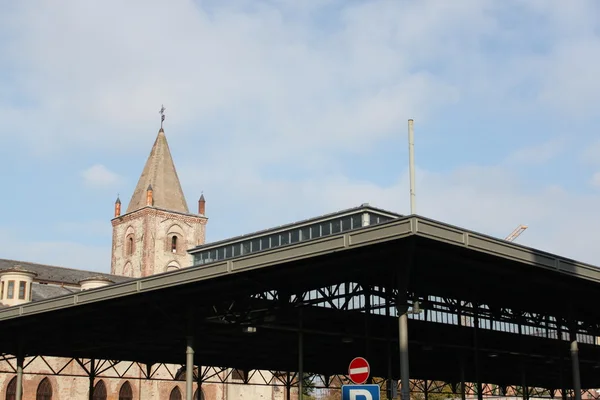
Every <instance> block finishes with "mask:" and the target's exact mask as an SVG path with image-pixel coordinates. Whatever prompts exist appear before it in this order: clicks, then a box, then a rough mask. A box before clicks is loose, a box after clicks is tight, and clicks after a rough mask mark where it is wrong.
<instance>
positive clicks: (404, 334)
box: [396, 242, 415, 400]
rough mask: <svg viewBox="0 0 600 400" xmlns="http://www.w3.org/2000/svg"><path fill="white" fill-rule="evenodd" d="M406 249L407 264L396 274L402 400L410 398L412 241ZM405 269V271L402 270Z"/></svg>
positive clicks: (413, 246) (413, 247)
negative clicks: (409, 312)
mask: <svg viewBox="0 0 600 400" xmlns="http://www.w3.org/2000/svg"><path fill="white" fill-rule="evenodd" d="M405 251H406V256H407V258H406V264H405V265H404V266H403V267H404V268H401V269H400V270H399V271H398V273H397V276H396V279H397V285H398V297H397V299H396V310H397V311H398V351H399V356H400V381H401V382H402V392H401V397H402V400H409V399H410V372H409V362H408V298H407V297H408V296H407V290H408V280H409V277H410V270H411V269H412V266H413V262H414V251H415V245H414V242H412V243H411V244H410V245H409V246H408V248H407V249H406V250H405ZM402 270H403V271H402Z"/></svg>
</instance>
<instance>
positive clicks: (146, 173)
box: [127, 128, 189, 214]
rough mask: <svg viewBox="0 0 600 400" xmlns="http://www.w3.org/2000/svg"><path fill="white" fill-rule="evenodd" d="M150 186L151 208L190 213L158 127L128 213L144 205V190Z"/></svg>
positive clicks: (167, 148)
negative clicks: (152, 204)
mask: <svg viewBox="0 0 600 400" xmlns="http://www.w3.org/2000/svg"><path fill="white" fill-rule="evenodd" d="M150 187H151V188H152V197H153V199H154V207H157V208H162V209H165V210H168V211H176V212H182V213H186V214H188V213H189V210H188V206H187V202H186V201H185V197H184V196H183V190H181V183H179V177H178V176H177V171H176V170H175V164H174V163H173V158H172V157H171V151H170V150H169V144H168V143H167V137H166V136H165V131H164V130H163V129H162V128H161V129H160V130H159V131H158V136H157V137H156V141H155V142H154V146H152V151H150V156H149V157H148V160H147V161H146V165H145V166H144V170H143V171H142V176H140V180H139V181H138V183H137V186H136V187H135V191H134V192H133V195H132V196H131V201H130V202H129V204H128V206H127V213H130V212H133V211H136V210H139V209H140V208H143V207H146V191H147V190H148V188H150Z"/></svg>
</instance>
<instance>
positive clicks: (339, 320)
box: [0, 216, 600, 398]
mask: <svg viewBox="0 0 600 400" xmlns="http://www.w3.org/2000/svg"><path fill="white" fill-rule="evenodd" d="M598 282H600V271H598V270H597V269H596V268H595V267H592V266H589V265H585V264H581V263H577V262H575V261H572V260H566V259H564V258H561V257H558V256H554V255H551V254H547V253H543V252H538V251H535V250H532V249H527V248H524V247H522V246H518V245H515V244H513V243H509V242H506V241H503V240H498V239H494V238H489V237H486V236H484V235H480V234H476V233H474V232H469V231H465V230H461V229H459V228H456V227H452V226H448V225H444V224H441V223H438V222H435V221H431V220H426V219H423V218H421V217H415V216H411V217H407V218H403V219H398V220H394V221H391V222H387V223H383V224H379V225H377V226H373V227H367V228H363V229H358V230H356V231H351V232H346V233H342V234H339V235H332V236H329V237H325V238H319V239H316V240H314V241H307V242H305V243H296V244H291V245H289V246H284V247H279V248H277V249H273V250H269V251H266V252H260V253H257V254H252V255H247V256H244V257H239V258H233V259H228V260H225V261H223V262H215V263H209V264H205V265H202V266H199V267H192V268H187V269H185V270H182V271H177V272H173V273H166V274H161V275H157V276H153V277H148V278H142V279H139V280H135V281H133V282H126V283H122V284H118V285H113V286H110V287H106V288H101V289H96V290H89V291H87V293H80V294H75V295H73V296H65V297H62V298H57V299H51V300H49V301H46V302H39V303H38V304H28V305H23V306H20V307H18V308H15V309H14V310H3V311H0V342H1V343H3V346H4V349H5V351H8V352H9V353H13V354H14V353H16V352H17V349H19V348H22V349H23V351H24V353H25V355H31V356H36V355H38V354H44V355H48V356H61V357H70V359H71V360H75V361H74V362H75V363H77V364H78V365H80V366H81V368H82V371H83V372H81V375H82V376H83V375H85V374H86V371H87V373H88V374H89V373H90V371H94V373H93V375H94V376H95V377H99V376H101V375H102V374H108V373H111V374H113V373H116V372H115V371H119V373H121V374H123V373H125V372H123V371H129V372H131V370H132V369H136V370H138V372H137V373H138V375H139V378H138V379H167V380H169V379H177V376H178V371H179V367H177V368H175V366H177V365H183V364H184V360H183V359H184V351H183V350H184V349H185V344H186V338H193V339H194V340H195V343H199V345H198V346H197V348H196V352H195V355H194V357H195V365H196V366H197V365H202V368H201V371H202V373H201V374H199V376H198V374H197V376H196V380H197V381H198V382H199V383H200V382H211V381H214V382H223V383H224V382H227V383H234V384H235V383H239V384H248V383H250V382H252V383H255V382H256V381H261V380H262V383H260V384H264V385H283V386H287V387H291V386H294V385H297V386H301V385H300V384H301V383H302V386H305V385H304V382H305V381H306V384H307V385H313V386H315V387H322V388H328V387H331V386H332V384H334V383H335V384H334V386H336V385H338V384H339V383H343V382H346V381H347V380H346V379H347V378H346V377H345V376H344V373H345V370H346V369H347V363H348V361H349V359H350V358H351V357H352V356H356V355H364V356H366V358H367V359H369V360H370V363H371V367H372V368H371V371H372V374H373V376H374V377H375V378H374V380H375V381H376V382H377V383H381V384H382V385H384V384H385V385H389V383H390V382H395V381H398V379H399V377H400V371H399V360H398V333H399V327H398V322H397V321H398V316H399V314H400V313H406V312H407V311H408V314H409V321H408V338H409V353H410V355H411V358H410V368H411V370H410V377H411V381H410V385H409V387H410V389H411V390H412V391H413V392H415V393H425V394H427V393H449V394H451V393H454V394H456V393H458V392H461V393H462V392H464V393H466V394H472V395H477V397H482V396H483V395H490V396H492V395H493V396H500V395H508V396H515V395H518V396H521V397H525V398H526V397H540V396H542V397H543V396H546V397H552V396H556V395H557V393H560V395H561V396H563V397H568V394H569V393H570V392H571V393H572V391H573V390H574V389H573V388H574V387H576V386H575V385H574V382H573V380H572V379H573V376H578V379H579V378H580V383H581V387H582V388H583V390H584V391H589V392H586V393H589V395H590V396H592V395H593V396H594V397H595V394H594V393H595V392H594V391H593V389H594V388H595V387H600V374H599V373H598V366H600V348H599V346H598V345H597V344H596V343H597V339H596V338H597V336H599V335H600V316H597V315H598V314H597V312H595V311H596V307H595V299H597V296H598V295H600V284H599V283H598ZM417 303H418V305H419V307H416V306H417ZM418 309H422V311H421V312H418ZM123 310H135V313H130V312H124V311H123ZM42 324H46V325H52V326H53V330H52V332H53V333H52V334H49V335H48V336H46V337H44V339H43V340H39V338H37V339H38V340H33V338H34V336H33V334H31V335H30V334H28V333H27V332H34V331H35V328H36V326H39V325H42ZM86 326H95V329H94V330H93V331H90V330H86V329H85V327H86ZM17 330H18V331H19V332H25V334H24V335H22V336H21V337H18V338H17V337H15V336H12V335H10V334H8V333H7V332H12V331H17ZM117 337H118V338H119V339H118V340H116V339H113V338H117ZM573 343H575V344H576V346H578V347H576V349H577V352H576V355H577V358H576V359H572V358H571V356H572V355H573V351H572V350H571V352H569V345H571V346H573ZM572 348H573V347H571V349H572ZM5 359H6V360H10V358H8V357H6V358H5ZM28 359H29V358H28ZM105 359H108V360H133V361H130V362H128V363H129V364H128V363H127V362H123V361H118V362H117V361H99V360H105ZM77 360H79V361H77ZM84 360H95V365H94V368H91V366H88V364H86V362H88V361H84ZM299 360H301V362H299ZM71 362H73V361H71ZM89 362H90V363H91V362H92V361H89ZM90 365H91V364H90ZM101 365H102V367H100V366H101ZM573 365H577V368H578V370H577V371H578V374H577V375H574V374H572V373H571V367H572V366H573ZM167 366H168V368H166V367H167ZM86 368H87V369H86ZM160 368H166V369H168V371H170V372H169V373H167V372H164V373H162V372H160V373H159V369H160ZM25 370H27V368H25ZM53 370H54V371H55V372H57V373H65V371H66V368H63V369H61V368H54V369H53ZM232 370H237V371H238V372H236V376H237V377H242V379H232V376H231V374H232V372H231V371H232ZM61 371H62V372H61ZM140 371H146V372H140ZM153 371H154V372H153ZM211 371H212V372H211ZM239 371H242V373H241V374H240V373H239ZM277 371H280V372H277ZM281 371H283V372H281ZM25 372H27V371H25ZM296 372H297V373H296ZM78 376H79V375H78ZM117 376H118V374H117ZM261 376H263V377H264V379H263V378H260V377H261ZM299 376H304V379H298V377H299ZM232 381H234V382H232ZM463 388H464V390H462V389H463ZM576 397H577V396H576Z"/></svg>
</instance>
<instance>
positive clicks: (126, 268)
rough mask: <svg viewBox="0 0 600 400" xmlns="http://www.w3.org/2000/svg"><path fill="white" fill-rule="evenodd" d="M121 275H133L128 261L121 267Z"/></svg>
mask: <svg viewBox="0 0 600 400" xmlns="http://www.w3.org/2000/svg"><path fill="white" fill-rule="evenodd" d="M123 276H129V277H132V276H133V268H132V267H131V263H130V262H128V263H127V264H125V266H124V267H123Z"/></svg>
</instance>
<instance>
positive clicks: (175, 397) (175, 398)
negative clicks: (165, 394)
mask: <svg viewBox="0 0 600 400" xmlns="http://www.w3.org/2000/svg"><path fill="white" fill-rule="evenodd" d="M169 400H182V397H181V390H179V388H178V387H177V386H175V387H174V388H173V390H171V394H170V395H169Z"/></svg>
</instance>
